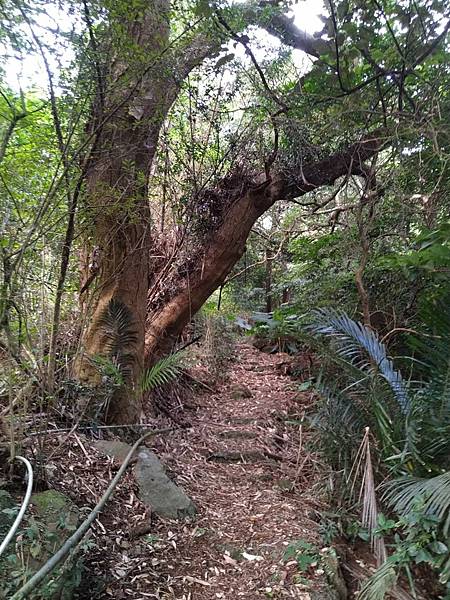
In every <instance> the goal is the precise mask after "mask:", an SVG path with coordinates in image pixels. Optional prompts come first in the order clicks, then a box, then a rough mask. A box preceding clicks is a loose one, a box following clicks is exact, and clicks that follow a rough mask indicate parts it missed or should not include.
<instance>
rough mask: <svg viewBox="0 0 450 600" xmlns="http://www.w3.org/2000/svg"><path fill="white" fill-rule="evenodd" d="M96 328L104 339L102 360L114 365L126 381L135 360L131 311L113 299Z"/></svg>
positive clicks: (135, 338) (134, 339)
mask: <svg viewBox="0 0 450 600" xmlns="http://www.w3.org/2000/svg"><path fill="white" fill-rule="evenodd" d="M96 326H97V330H98V332H99V335H102V336H103V337H104V344H103V352H104V356H103V357H102V358H103V359H108V360H109V361H110V362H111V364H113V365H115V367H116V368H117V369H118V370H119V371H120V374H121V375H122V378H123V379H124V380H126V379H127V378H128V377H129V375H130V374H131V369H132V365H133V362H134V361H135V359H136V353H135V345H136V341H137V332H136V329H135V326H134V320H133V315H132V314H131V311H130V310H129V308H128V307H127V306H126V305H125V304H124V303H123V302H120V301H119V300H116V299H114V298H113V299H112V300H110V301H109V302H108V304H107V306H106V307H105V308H104V310H103V311H102V313H101V314H100V316H99V318H98V320H97V323H96Z"/></svg>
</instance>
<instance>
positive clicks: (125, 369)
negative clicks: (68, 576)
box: [0, 0, 450, 600]
mask: <svg viewBox="0 0 450 600" xmlns="http://www.w3.org/2000/svg"><path fill="white" fill-rule="evenodd" d="M303 5H304V3H303V2H300V3H299V4H298V5H296V6H297V8H295V7H294V9H295V10H294V13H292V9H293V6H291V4H290V3H289V2H277V1H273V2H272V1H268V2H266V1H257V0H248V1H247V2H221V1H219V2H208V1H207V0H206V1H205V0H199V1H195V0H192V1H191V0H177V1H174V2H169V1H168V0H158V2H149V1H147V0H136V1H134V2H131V3H130V2H124V1H121V0H106V1H103V0H98V1H97V0H92V1H91V0H84V1H83V2H82V3H78V2H73V1H72V0H63V1H62V2H52V1H51V0H38V1H33V2H26V1H25V0H11V1H10V0H5V1H4V2H3V3H2V5H1V7H0V23H1V25H0V42H1V43H2V45H3V47H4V50H5V52H4V53H3V58H1V59H0V253H1V264H0V394H1V397H2V403H3V406H4V409H5V410H4V411H3V413H2V414H3V416H5V417H6V418H5V427H4V429H5V433H6V437H7V438H8V449H10V451H11V455H14V453H15V451H16V450H17V448H20V444H21V441H22V438H23V437H24V436H25V434H26V427H27V423H28V421H27V416H28V414H32V413H33V412H34V413H38V414H44V413H46V411H53V413H52V414H53V415H54V419H55V420H56V421H58V419H59V421H58V422H59V424H60V425H61V426H64V425H67V422H68V421H69V426H71V425H72V424H73V423H80V422H89V423H97V424H99V423H103V424H104V423H108V424H130V423H135V422H137V421H139V419H140V416H141V410H142V403H143V398H144V397H145V395H146V394H148V391H149V390H150V389H152V388H155V387H156V386H160V385H162V384H167V383H168V382H170V381H172V380H174V379H175V378H176V377H177V376H178V375H179V373H180V370H181V362H180V360H181V359H180V357H179V355H178V354H177V351H178V350H180V349H181V348H184V347H189V344H190V342H191V341H192V340H193V339H194V338H196V336H197V335H198V331H200V335H202V334H204V333H205V330H208V331H209V332H211V330H212V328H214V327H216V328H217V329H218V330H220V332H221V333H220V335H219V336H217V338H216V340H217V339H219V340H220V339H224V338H226V336H227V335H229V328H227V326H226V323H227V322H235V323H237V324H238V325H244V329H245V328H246V327H252V328H253V329H252V333H254V335H255V336H256V337H258V338H261V340H262V342H261V346H264V347H265V349H269V350H281V351H286V352H288V353H289V354H292V355H297V354H299V353H302V352H305V351H308V353H310V354H311V353H312V354H313V355H314V357H315V359H314V362H315V363H317V364H319V363H320V367H321V368H317V369H316V371H315V372H314V374H313V376H312V377H311V380H310V381H309V382H306V385H307V386H308V385H311V387H313V386H314V388H315V389H316V394H317V396H316V397H317V405H316V407H315V410H314V414H311V415H309V416H308V417H309V423H310V426H311V427H312V428H313V429H314V430H315V431H316V432H317V447H318V448H320V451H321V454H322V456H323V457H324V458H325V459H326V460H327V462H328V464H329V466H330V468H331V469H332V470H333V472H334V473H335V475H334V477H336V481H337V482H338V483H337V484H336V485H337V486H338V488H339V490H340V492H339V494H338V496H339V499H338V500H339V502H338V503H339V504H340V505H342V506H345V507H346V510H348V511H349V513H352V511H354V506H355V504H357V502H356V496H357V495H358V494H357V493H356V492H355V482H356V481H361V480H362V490H363V493H362V495H363V504H364V508H363V515H364V516H363V519H362V524H361V529H360V533H361V535H364V533H367V535H368V536H369V538H371V540H372V547H373V548H374V549H375V551H376V554H377V558H378V561H379V565H380V567H379V570H378V571H377V572H376V574H375V575H374V576H373V578H371V580H369V582H368V583H367V585H366V587H365V588H364V591H363V592H362V593H361V595H360V596H359V597H360V598H367V599H372V600H374V599H376V598H383V597H385V594H386V593H387V591H388V589H389V588H390V587H392V586H393V585H394V584H395V581H396V579H397V577H398V575H399V574H402V573H403V574H405V573H406V578H407V580H408V582H409V585H410V588H411V590H412V593H413V594H415V591H414V589H415V588H414V573H415V569H417V565H420V564H421V563H426V565H428V566H429V567H430V568H431V569H434V571H435V572H436V573H437V578H438V579H440V584H439V585H440V586H441V587H439V585H438V584H436V585H437V586H438V588H437V589H438V591H437V592H436V593H437V594H441V596H436V597H447V598H448V597H450V596H449V594H450V591H449V590H450V588H449V585H450V584H449V580H450V550H449V548H450V545H449V530H450V464H449V457H450V446H449V440H450V378H449V375H450V354H449V351H448V348H449V343H450V311H449V306H450V304H449V299H450V278H449V273H450V221H449V214H450V63H449V57H450V47H449V39H448V31H449V29H450V11H449V8H448V3H447V2H445V1H444V0H442V1H440V0H417V1H407V0H397V1H391V0H379V1H378V0H373V1H367V0H334V1H331V0H330V1H327V2H325V3H324V6H321V7H320V11H319V12H320V13H322V16H321V23H322V29H321V30H320V31H317V32H316V33H314V35H313V32H307V31H305V30H304V29H303V25H302V7H303V10H306V8H305V7H304V6H303ZM308 6H309V5H308ZM303 14H306V13H303ZM294 16H295V18H294ZM33 70H37V73H38V75H37V76H36V75H35V74H32V71H33ZM14 71H15V72H16V75H17V77H13V76H12V73H13V72H14ZM199 312H200V317H197V319H196V320H195V319H194V318H195V315H196V314H197V313H199ZM194 321H195V322H194ZM205 323H206V325H205ZM207 341H208V340H207ZM225 345H226V344H225V343H224V346H225ZM191 349H192V348H191ZM224 354H226V351H225V350H224ZM184 355H185V353H184V351H183V356H184ZM391 357H393V358H391ZM222 359H223V356H222V358H221V356H220V352H219V353H218V356H216V363H215V369H216V374H217V372H220V371H221V370H222V365H223V361H222V362H220V361H221V360H222ZM213 362H214V361H213ZM225 362H226V361H225ZM218 365H219V366H218ZM213 370H214V369H211V372H212V371H213ZM213 378H214V377H213ZM303 385H305V382H303ZM304 389H307V388H304ZM69 405H70V410H67V406H69ZM62 406H63V407H65V408H64V410H62V409H61V407H62ZM46 414H47V413H46ZM55 415H58V416H57V417H56V416H55ZM369 471H370V474H369ZM380 485H381V487H380ZM352 514H353V513H352ZM386 546H387V549H386ZM444 589H446V590H447V592H445V591H444ZM445 593H447V596H445ZM364 594H365V595H364Z"/></svg>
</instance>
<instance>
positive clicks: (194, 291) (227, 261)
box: [145, 135, 382, 365]
mask: <svg viewBox="0 0 450 600" xmlns="http://www.w3.org/2000/svg"><path fill="white" fill-rule="evenodd" d="M381 143H382V142H381V139H380V138H379V137H378V135H374V136H373V137H370V138H367V139H365V140H363V141H361V142H358V143H356V144H354V145H352V146H350V147H348V148H347V149H345V150H343V151H341V152H338V153H336V154H334V155H331V156H329V157H328V158H326V159H324V160H321V161H317V162H316V163H311V164H307V165H304V166H303V169H302V173H301V177H300V176H298V175H297V177H296V176H295V174H293V175H291V176H289V177H286V176H281V177H276V178H274V179H273V180H272V179H270V180H266V181H264V182H263V183H260V184H258V183H256V182H251V181H249V182H247V185H246V187H247V191H246V192H245V193H243V194H242V195H241V196H240V197H238V198H237V199H235V200H234V201H233V202H232V203H231V206H230V207H229V208H228V209H226V210H225V211H224V214H223V216H222V221H221V224H220V226H218V228H217V229H216V230H215V231H214V232H212V233H211V235H210V238H209V239H208V240H205V241H204V242H203V246H202V247H201V248H200V249H199V250H198V251H197V253H196V255H195V257H194V260H192V257H191V262H192V263H193V267H192V268H191V269H190V270H189V272H188V273H186V275H185V276H184V277H182V276H180V270H179V269H178V270H174V271H173V272H172V274H171V275H169V276H167V277H166V278H165V280H164V282H160V284H159V285H160V287H161V289H160V293H159V295H158V297H160V298H163V301H162V302H161V301H159V302H158V301H153V303H150V306H149V314H148V318H147V327H146V336H145V363H146V364H147V365H151V364H152V363H153V362H154V361H155V359H157V358H159V357H160V356H162V355H164V354H165V353H167V352H168V351H169V350H170V349H171V347H172V346H173V344H174V343H175V341H176V338H177V336H178V335H179V334H180V333H181V331H182V329H183V328H184V327H185V325H186V324H187V323H188V322H189V321H190V319H191V318H192V317H193V315H195V313H196V312H197V311H198V310H199V309H200V308H201V307H202V305H203V304H204V302H205V301H206V300H207V299H208V297H209V296H210V295H211V294H212V292H213V291H214V290H216V289H217V288H218V287H219V286H220V285H221V284H223V283H224V281H225V280H226V277H227V276H228V275H229V273H230V272H231V270H232V268H233V267H234V265H235V264H236V263H237V261H238V260H239V259H240V258H241V256H242V255H243V254H244V251H245V243H246V240H247V237H248V235H249V233H250V230H251V229H252V227H253V225H254V224H255V222H256V221H257V219H258V218H259V217H260V216H261V215H262V214H263V213H264V212H265V211H266V210H268V209H269V208H270V207H271V206H272V205H273V204H274V203H275V202H276V201H278V200H281V199H289V198H298V197H300V196H303V195H304V194H306V193H308V192H310V191H312V190H314V189H316V188H318V187H321V186H324V185H330V184H332V183H334V182H335V181H336V179H338V178H339V177H341V176H345V175H348V174H349V173H353V174H355V175H361V174H362V173H364V172H365V170H366V167H365V165H364V163H365V161H366V160H368V159H369V158H371V157H372V156H374V155H375V154H376V153H377V152H378V150H379V148H380V146H381ZM240 185H241V186H242V183H240Z"/></svg>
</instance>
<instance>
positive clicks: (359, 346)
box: [308, 309, 410, 414]
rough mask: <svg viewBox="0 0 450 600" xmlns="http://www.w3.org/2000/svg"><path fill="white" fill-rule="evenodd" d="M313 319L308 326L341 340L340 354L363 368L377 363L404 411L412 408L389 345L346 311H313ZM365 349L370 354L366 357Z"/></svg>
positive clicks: (317, 331) (311, 329)
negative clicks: (389, 354) (388, 348)
mask: <svg viewBox="0 0 450 600" xmlns="http://www.w3.org/2000/svg"><path fill="white" fill-rule="evenodd" d="M313 314H314V322H313V323H312V324H310V325H309V327H308V329H309V330H310V331H313V332H314V333H316V334H317V333H318V334H321V335H325V336H331V337H333V338H335V339H337V340H338V341H339V344H340V348H339V353H340V354H341V355H342V356H343V357H345V358H346V359H347V360H348V361H349V362H350V363H351V364H353V365H355V366H357V367H358V368H359V369H360V370H362V371H364V370H366V369H368V368H370V366H371V363H372V364H373V363H374V364H375V365H376V367H377V369H378V370H379V372H380V374H381V375H382V376H383V377H384V379H385V380H386V381H387V382H388V384H389V385H390V387H391V389H392V391H393V393H394V396H395V398H396V400H397V402H398V404H399V406H400V408H401V410H402V412H403V413H404V414H407V413H408V411H409V408H410V399H409V397H408V392H407V389H406V385H405V383H404V381H403V378H402V376H401V374H400V372H399V371H397V370H396V369H394V365H393V363H392V360H391V359H390V358H389V357H388V356H387V352H386V346H385V345H384V344H383V343H382V342H381V341H380V340H379V339H378V337H377V335H376V334H375V333H374V332H373V331H372V330H371V329H369V328H367V327H365V326H364V325H362V323H358V322H357V321H353V320H352V319H350V317H348V316H347V315H346V314H343V313H342V314H339V313H337V312H336V311H334V310H332V309H320V310H316V311H314V313H313ZM362 350H364V351H365V352H366V353H367V355H368V357H369V359H370V360H369V361H367V359H364V356H363V353H362Z"/></svg>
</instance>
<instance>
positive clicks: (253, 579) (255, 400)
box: [98, 344, 331, 600]
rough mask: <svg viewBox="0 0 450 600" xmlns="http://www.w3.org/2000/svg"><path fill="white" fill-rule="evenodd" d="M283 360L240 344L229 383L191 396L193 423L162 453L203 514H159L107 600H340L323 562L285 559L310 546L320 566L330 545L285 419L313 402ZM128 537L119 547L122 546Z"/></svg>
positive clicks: (312, 471) (116, 571)
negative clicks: (178, 518)
mask: <svg viewBox="0 0 450 600" xmlns="http://www.w3.org/2000/svg"><path fill="white" fill-rule="evenodd" d="M285 360H286V355H281V354H278V355H268V354H264V353H262V352H260V351H258V350H256V349H255V348H253V347H251V346H249V345H244V344H241V345H239V346H238V355H237V359H236V361H235V362H233V363H232V366H231V369H230V371H229V373H227V377H226V382H225V383H224V384H222V385H221V386H219V388H218V390H217V392H216V393H211V392H206V393H203V394H202V395H200V396H197V397H195V398H194V401H195V407H194V406H191V407H190V408H191V411H192V410H193V411H195V414H194V415H193V416H192V423H193V425H194V427H193V428H192V429H190V430H187V431H185V432H175V433H174V434H171V435H170V436H167V437H165V438H161V439H160V440H159V442H158V443H157V444H156V446H155V448H156V451H157V453H158V455H159V456H160V458H161V459H162V461H163V462H164V464H165V465H166V466H167V468H168V472H169V474H170V475H171V476H172V477H173V478H174V480H175V481H176V483H177V484H178V485H181V486H182V487H183V489H184V490H185V491H186V492H187V493H188V495H189V496H190V497H191V498H192V500H193V501H194V503H195V504H196V506H197V509H198V515H197V517H196V518H195V519H193V521H191V522H188V523H179V522H174V521H170V522H169V521H164V520H161V519H154V520H153V522H152V527H151V533H150V535H147V537H145V536H144V537H141V538H139V541H138V542H137V544H135V545H133V546H131V547H129V548H128V545H127V544H126V545H125V547H126V551H125V552H123V550H122V551H121V553H119V554H117V553H116V554H115V559H116V560H113V561H112V562H113V563H114V564H111V563H110V565H109V567H110V569H109V570H110V572H111V574H112V575H113V577H114V578H115V579H116V582H115V583H114V584H112V585H110V586H109V587H108V589H107V592H106V594H102V596H101V597H102V598H108V597H114V598H159V599H161V600H162V599H169V598H171V599H177V600H213V599H214V600H217V599H224V600H233V599H235V598H245V599H246V600H253V599H255V600H256V599H258V598H299V599H303V600H319V599H320V600H326V599H328V598H331V596H330V595H329V593H328V591H326V589H325V588H326V586H325V578H326V577H325V574H324V571H323V569H322V568H319V565H314V564H313V565H312V566H310V567H307V568H305V570H304V571H303V572H300V571H299V568H298V564H297V562H296V561H295V557H293V556H291V557H290V558H288V557H286V551H287V550H288V548H289V545H291V546H290V547H291V548H292V545H293V544H294V545H295V544H299V543H300V544H311V547H310V548H311V549H310V550H307V551H306V555H307V558H306V560H307V561H308V560H309V559H311V560H312V562H313V563H314V562H316V561H314V558H313V556H314V553H315V552H318V551H319V549H321V548H322V545H323V544H322V545H321V541H320V537H319V535H318V527H319V526H318V523H317V520H316V519H315V515H316V514H317V513H316V512H315V510H317V509H319V508H320V507H321V508H323V503H321V502H320V500H319V492H318V490H317V489H316V490H315V491H314V490H313V485H314V483H315V481H316V480H317V463H316V461H315V458H314V456H313V455H312V454H310V453H309V452H308V451H307V450H305V443H306V440H305V435H304V432H302V430H301V428H300V427H299V425H296V424H294V425H292V424H290V425H289V424H287V423H286V421H287V420H288V419H289V417H290V416H291V418H293V416H295V417H296V418H298V416H300V415H301V414H302V413H303V412H304V410H305V407H306V406H307V405H308V404H310V402H311V400H310V395H309V394H308V393H305V392H303V393H302V392H300V393H299V392H298V385H297V386H296V385H294V383H293V381H292V380H291V379H290V377H288V376H286V375H283V374H282V372H281V369H280V368H281V367H282V363H283V361H285ZM120 534H121V531H117V536H118V538H116V542H115V544H116V545H118V546H119V547H120V546H122V547H123V543H121V538H120ZM306 547H307V548H309V546H306ZM139 548H140V550H139ZM111 550H112V548H110V549H109V551H111ZM105 552H108V551H107V550H106V549H105ZM104 557H105V554H103V560H100V561H99V564H98V566H99V571H101V570H102V568H103V569H104V566H105V563H104ZM110 558H112V556H111V555H110ZM102 565H103V567H102ZM103 574H104V572H103Z"/></svg>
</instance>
